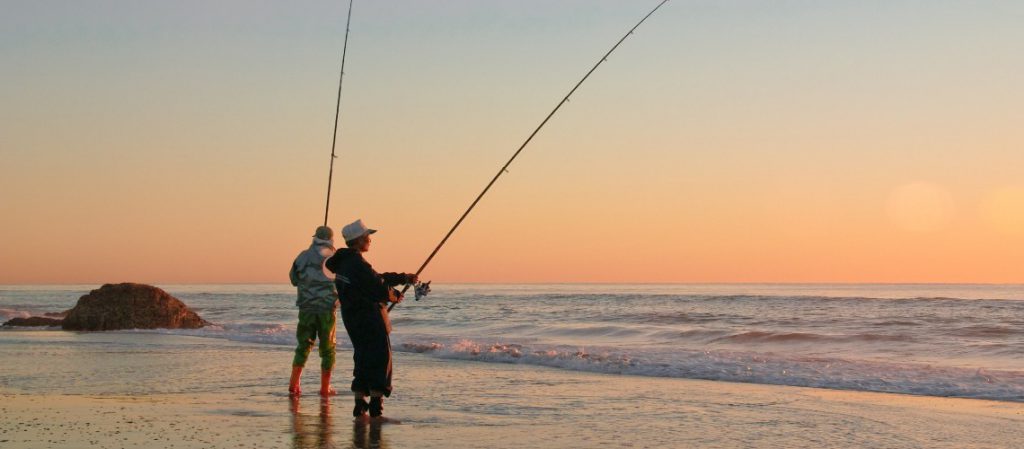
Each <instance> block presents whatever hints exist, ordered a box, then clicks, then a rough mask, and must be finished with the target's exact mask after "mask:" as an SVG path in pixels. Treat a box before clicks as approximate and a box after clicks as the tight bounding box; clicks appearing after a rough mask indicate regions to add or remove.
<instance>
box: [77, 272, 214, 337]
mask: <svg viewBox="0 0 1024 449" xmlns="http://www.w3.org/2000/svg"><path fill="white" fill-rule="evenodd" d="M209 324H210V323H209V322H207V321H206V320H204V319H202V318H200V317H199V315H198V314H196V313H195V312H193V311H192V310H191V309H189V308H188V306H186V305H185V303H183V302H181V301H180V300H178V298H175V297H173V296H171V295H170V294H168V293H167V292H165V291H163V290H162V289H160V288H157V287H153V286H151V285H145V284H134V283H122V284H104V285H103V286H102V287H100V288H98V289H96V290H93V291H91V292H89V294H87V295H84V296H82V297H81V298H79V299H78V304H76V305H75V307H74V308H73V309H71V310H70V311H68V314H67V317H65V318H64V321H63V323H61V327H62V328H63V329H64V330H76V331H77V330H82V331H105V330H117V329H157V328H166V329H196V328H200V327H203V326H206V325H209Z"/></svg>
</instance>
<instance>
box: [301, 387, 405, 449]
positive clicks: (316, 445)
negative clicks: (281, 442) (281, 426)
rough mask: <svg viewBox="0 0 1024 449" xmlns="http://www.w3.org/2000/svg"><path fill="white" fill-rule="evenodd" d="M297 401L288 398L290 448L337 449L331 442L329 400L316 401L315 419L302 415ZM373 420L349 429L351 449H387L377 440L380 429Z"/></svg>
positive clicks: (355, 424) (379, 437)
mask: <svg viewBox="0 0 1024 449" xmlns="http://www.w3.org/2000/svg"><path fill="white" fill-rule="evenodd" d="M299 399H300V398H299V397H298V396H293V397H291V403H290V408H289V410H290V411H291V414H292V447H293V448H295V449H328V448H331V449H333V448H335V447H340V446H336V445H335V444H334V441H333V437H334V435H333V434H332V432H331V427H332V425H333V423H332V421H331V400H330V399H329V398H320V414H319V416H317V417H316V418H314V417H313V416H312V415H308V414H303V413H302V411H301V408H300V405H299ZM382 424H383V423H382V422H380V421H376V420H368V419H357V420H355V422H354V423H353V425H352V445H351V446H350V447H351V448H353V449H371V448H372V449H387V448H388V444H387V442H386V441H384V439H383V438H381V425H382Z"/></svg>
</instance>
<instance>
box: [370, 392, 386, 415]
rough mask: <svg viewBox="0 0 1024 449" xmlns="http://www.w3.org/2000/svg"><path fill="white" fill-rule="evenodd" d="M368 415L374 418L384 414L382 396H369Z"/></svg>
mask: <svg viewBox="0 0 1024 449" xmlns="http://www.w3.org/2000/svg"><path fill="white" fill-rule="evenodd" d="M369 408H370V416H372V417H374V418H376V417H378V416H380V415H383V414H384V398H383V397H380V396H374V397H372V398H370V404H369Z"/></svg>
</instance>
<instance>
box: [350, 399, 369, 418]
mask: <svg viewBox="0 0 1024 449" xmlns="http://www.w3.org/2000/svg"><path fill="white" fill-rule="evenodd" d="M369 409H370V404H367V403H366V399H364V398H356V406H355V407H353V408H352V416H353V417H355V418H358V417H360V416H363V415H365V414H366V411H367V410H369Z"/></svg>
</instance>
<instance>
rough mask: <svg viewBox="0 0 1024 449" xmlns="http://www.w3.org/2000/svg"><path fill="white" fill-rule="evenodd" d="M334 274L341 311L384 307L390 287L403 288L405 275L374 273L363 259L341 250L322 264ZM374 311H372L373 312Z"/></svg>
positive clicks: (406, 280) (388, 297) (351, 251)
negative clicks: (400, 286) (382, 305)
mask: <svg viewBox="0 0 1024 449" xmlns="http://www.w3.org/2000/svg"><path fill="white" fill-rule="evenodd" d="M325 265H326V266H327V269H328V270H331V272H333V273H334V274H335V279H334V284H335V285H336V286H337V287H338V299H340V300H341V307H342V308H346V309H348V308H359V309H362V308H367V309H369V308H371V307H370V306H376V307H379V305H380V304H387V302H388V300H389V299H390V298H392V297H393V295H394V292H393V291H392V289H391V287H394V286H396V285H401V284H405V283H407V282H408V281H409V275H407V274H404V273H378V272H376V271H374V270H373V266H371V265H370V263H369V262H367V261H366V259H365V258H363V254H362V253H360V252H359V251H356V250H354V249H352V248H342V249H340V250H338V252H336V253H334V255H333V256H331V258H330V259H327V262H326V264H325ZM376 307H373V308H374V309H376Z"/></svg>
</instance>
